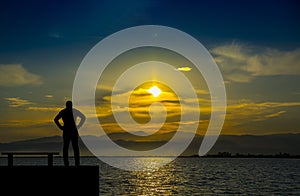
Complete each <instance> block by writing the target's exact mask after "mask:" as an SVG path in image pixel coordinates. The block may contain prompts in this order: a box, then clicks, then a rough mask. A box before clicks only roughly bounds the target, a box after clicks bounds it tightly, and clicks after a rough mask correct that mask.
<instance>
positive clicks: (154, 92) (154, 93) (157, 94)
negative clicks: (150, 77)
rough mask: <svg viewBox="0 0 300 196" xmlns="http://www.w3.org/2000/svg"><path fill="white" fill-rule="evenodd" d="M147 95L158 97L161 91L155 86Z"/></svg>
mask: <svg viewBox="0 0 300 196" xmlns="http://www.w3.org/2000/svg"><path fill="white" fill-rule="evenodd" d="M148 92H149V93H151V94H152V95H153V96H154V97H158V96H159V95H160V94H161V90H160V89H159V88H158V87H157V86H152V87H151V88H150V89H149V90H148Z"/></svg>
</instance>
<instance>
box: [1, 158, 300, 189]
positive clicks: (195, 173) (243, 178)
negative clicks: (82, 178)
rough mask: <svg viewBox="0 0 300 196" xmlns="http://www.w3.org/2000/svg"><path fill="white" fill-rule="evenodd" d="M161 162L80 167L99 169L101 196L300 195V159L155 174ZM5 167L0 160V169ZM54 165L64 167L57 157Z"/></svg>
mask: <svg viewBox="0 0 300 196" xmlns="http://www.w3.org/2000/svg"><path fill="white" fill-rule="evenodd" d="M118 159H119V158H116V161H118ZM163 159H167V158H164V157H159V158H153V157H137V158H135V160H134V161H132V163H130V164H132V167H135V164H138V165H139V166H140V165H141V164H144V165H145V167H147V168H148V170H147V171H125V170H121V169H117V168H115V167H112V166H109V165H107V164H106V163H103V162H102V161H100V160H99V159H97V158H95V157H82V158H81V164H82V165H99V193H100V195H300V159H277V158H177V159H175V160H174V161H172V162H171V163H169V164H167V165H165V166H163V167H160V168H156V167H155V162H159V161H164V160H163ZM70 163H71V165H72V164H74V161H73V158H72V157H70ZM6 164H7V158H5V157H1V158H0V165H6ZM14 165H47V158H46V157H37V158H32V157H31V158H25V157H24V158H21V157H16V158H14ZM55 165H63V161H62V158H61V157H55V158H54V166H55ZM54 181H55V179H54Z"/></svg>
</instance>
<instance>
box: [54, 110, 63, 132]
mask: <svg viewBox="0 0 300 196" xmlns="http://www.w3.org/2000/svg"><path fill="white" fill-rule="evenodd" d="M59 119H61V114H60V113H58V114H57V115H56V116H55V118H54V122H55V124H56V125H57V126H58V128H59V129H60V130H63V128H64V127H63V126H62V125H61V124H60V123H59Z"/></svg>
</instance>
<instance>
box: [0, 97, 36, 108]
mask: <svg viewBox="0 0 300 196" xmlns="http://www.w3.org/2000/svg"><path fill="white" fill-rule="evenodd" d="M4 99H5V100H7V101H8V105H9V107H13V108H17V107H21V106H25V105H30V104H33V103H32V102H31V101H28V100H26V99H21V98H19V97H8V98H4Z"/></svg>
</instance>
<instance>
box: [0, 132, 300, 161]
mask: <svg viewBox="0 0 300 196" xmlns="http://www.w3.org/2000/svg"><path fill="white" fill-rule="evenodd" d="M173 134H174V133H172V132H171V133H164V134H160V135H158V136H156V137H149V138H148V139H149V140H147V141H145V140H144V141H133V140H132V139H133V138H134V137H133V138H130V137H128V134H126V137H122V136H124V135H123V134H122V133H114V134H112V135H110V138H112V139H113V140H114V141H115V143H117V144H119V145H122V146H123V147H127V148H129V149H136V150H141V151H144V150H149V149H153V148H155V147H157V146H159V145H163V144H164V143H166V142H167V141H168V140H167V139H166V138H170V135H173ZM189 134H191V133H185V134H184V135H183V136H189ZM82 137H84V138H85V139H88V140H91V141H92V140H97V141H99V142H103V143H105V140H104V139H103V137H96V136H82ZM202 139H203V136H201V135H196V136H195V137H194V139H193V141H192V142H191V144H190V145H189V147H188V148H187V149H186V150H185V151H184V152H183V153H182V154H181V156H194V155H197V154H198V150H199V148H200V145H201V142H202ZM299 141H300V134H276V135H261V136H254V135H241V136H237V135H221V136H220V137H219V138H218V140H217V142H216V144H215V145H214V147H213V148H212V149H211V150H210V151H209V153H208V154H207V156H210V157H221V156H223V157H225V156H227V157H271V156H272V157H274V156H276V157H287V156H289V157H294V156H296V155H297V156H298V155H300V142H299ZM174 145H177V144H174ZM174 147H175V146H174ZM79 148H80V151H81V155H82V156H92V153H91V152H90V151H89V150H88V149H87V148H86V146H85V144H84V143H83V142H82V141H81V140H79ZM30 150H33V151H39V150H40V151H58V152H62V138H61V136H53V137H46V138H39V139H32V140H25V141H18V142H11V143H0V151H30ZM104 150H105V149H104ZM107 150H109V149H107ZM224 152H228V154H226V153H225V154H219V153H224Z"/></svg>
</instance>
